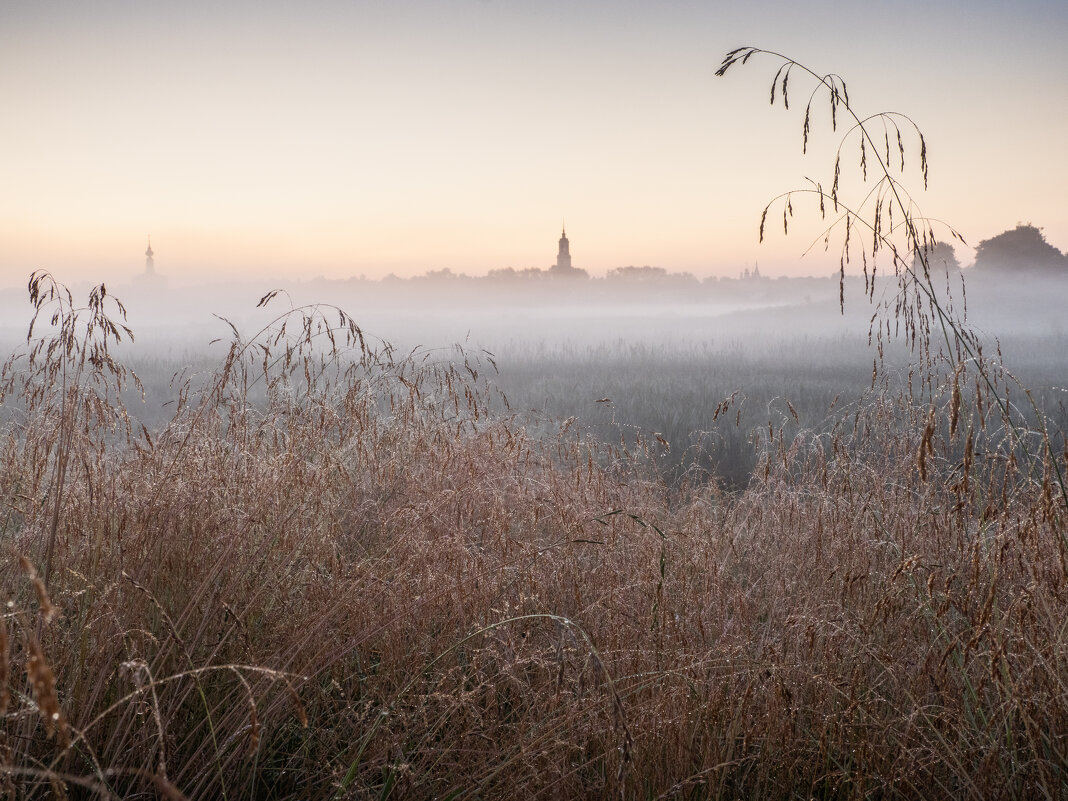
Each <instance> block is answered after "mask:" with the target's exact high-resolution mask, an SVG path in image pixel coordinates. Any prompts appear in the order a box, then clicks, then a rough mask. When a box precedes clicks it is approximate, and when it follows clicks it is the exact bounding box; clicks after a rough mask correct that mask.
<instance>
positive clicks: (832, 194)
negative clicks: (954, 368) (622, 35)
mask: <svg viewBox="0 0 1068 801" xmlns="http://www.w3.org/2000/svg"><path fill="white" fill-rule="evenodd" d="M758 54H760V55H768V56H771V57H772V58H775V59H779V60H780V61H781V62H782V63H781V64H780V66H779V69H778V71H777V72H776V73H775V77H774V78H773V79H772V83H771V93H770V102H771V104H772V105H774V104H775V101H776V97H777V96H778V97H781V99H782V103H783V106H784V107H785V108H786V109H789V108H790V100H789V88H790V84H789V81H790V74H791V72H792V71H793V70H794V69H795V68H796V69H798V70H800V71H801V72H803V73H804V74H806V75H808V76H809V77H811V78H812V79H813V80H815V81H816V86H815V88H814V89H813V90H812V92H811V94H810V95H809V97H808V101H807V103H806V106H805V116H804V124H803V128H802V153H807V152H808V143H809V136H810V133H811V121H812V103H813V100H814V99H815V98H816V95H817V93H818V92H819V91H820V90H821V89H825V90H826V91H827V94H828V100H829V104H830V112H831V127H832V130H834V131H836V132H837V130H838V126H839V119H838V115H839V109H841V110H842V112H843V113H844V114H845V115H846V117H847V119H848V120H849V121H851V123H852V124H851V125H850V127H849V129H848V130H847V131H846V132H845V133H844V134H843V135H842V139H841V141H840V142H839V145H838V148H837V151H836V154H835V164H834V177H833V181H832V183H831V188H830V190H826V189H824V187H823V184H822V183H820V182H814V181H810V182H811V183H812V184H813V186H812V187H811V188H807V189H797V190H791V191H790V192H785V193H783V194H781V195H779V196H777V197H776V198H774V199H772V200H771V201H770V202H769V203H768V204H767V205H766V206H765V207H764V211H763V214H762V215H761V219H760V230H759V236H760V240H761V241H763V239H764V233H765V227H766V225H767V218H768V212H769V211H770V209H771V207H772V206H773V205H775V204H776V203H780V202H781V203H782V205H783V232H784V233H788V232H789V220H790V218H792V217H793V204H792V202H791V198H792V196H793V195H795V194H814V195H815V196H816V197H817V199H818V201H819V206H820V214H821V216H822V217H824V218H826V215H827V205H828V204H830V205H831V206H832V208H833V210H834V213H835V214H840V216H839V217H838V218H837V219H836V220H835V221H834V222H832V223H831V225H830V226H829V227H828V228H827V229H826V230H825V231H824V232H823V233H822V234H821V235H820V237H819V238H817V240H816V241H820V240H823V241H824V242H825V243H827V242H828V241H829V236H830V233H831V231H832V230H833V229H835V228H837V227H839V226H840V225H842V224H843V223H844V227H845V235H844V243H843V246H842V255H841V258H840V279H839V280H840V303H841V304H842V306H843V310H844V303H845V290H844V286H845V265H846V264H847V263H848V262H849V258H850V236H851V233H852V229H853V227H854V226H860V227H861V228H863V229H865V230H866V231H867V233H868V234H869V235H870V237H871V239H870V241H871V256H872V268H873V269H872V274H871V282H870V284H869V281H868V265H867V250H866V249H865V248H862V249H861V253H862V258H863V261H864V276H865V290H866V294H869V296H870V297H872V298H873V297H874V288H875V274H876V273H875V269H876V260H877V258H878V253H879V251H880V250H882V249H883V248H886V249H888V250H889V251H890V253H891V258H892V264H893V266H894V273H895V276H896V277H897V280H898V288H899V293H898V298H897V303H896V305H895V308H894V314H895V316H898V317H899V318H901V317H903V318H904V319H903V322H904V324H905V331H906V338H908V339H909V340H910V342H911V344H912V346H913V347H916V346H917V345H919V348H920V352H921V355H922V356H923V357H924V359H925V361H927V362H928V363H929V362H930V356H931V342H930V324H929V323H930V321H929V318H928V316H927V314H926V313H925V312H924V309H923V308H922V307H921V306H919V305H918V304H917V305H912V304H910V301H909V292H910V290H912V291H913V292H915V293H918V294H917V295H916V297H918V298H920V299H921V300H922V301H923V302H924V303H925V304H926V306H927V308H928V309H929V310H930V314H931V315H932V316H933V317H934V319H935V320H936V321H937V324H938V327H939V330H940V333H941V338H942V340H943V341H944V342H945V345H946V348H947V356H948V355H950V354H953V355H954V357H955V360H956V362H957V364H958V365H960V364H963V363H965V362H966V361H971V362H972V363H973V364H975V366H976V370H977V372H978V373H979V376H980V377H981V380H982V382H983V384H984V386H985V388H986V389H987V391H988V392H989V393H990V397H992V399H993V401H994V404H995V405H996V407H997V409H998V410H999V412H1000V414H1001V418H1002V420H1003V421H1004V422H1005V424H1006V426H1007V427H1008V430H1009V432H1010V435H1011V437H1012V440H1013V444H1014V446H1019V447H1020V448H1021V450H1022V452H1023V454H1024V456H1025V458H1026V459H1027V461H1028V465H1029V474H1031V475H1033V474H1034V467H1035V464H1036V455H1035V454H1033V453H1032V452H1031V450H1030V448H1029V447H1028V445H1027V443H1026V438H1025V437H1024V432H1023V430H1022V428H1021V425H1020V424H1019V423H1018V422H1017V421H1016V420H1015V419H1014V417H1013V412H1012V408H1011V407H1010V405H1009V403H1008V401H1007V399H1006V398H1004V397H1002V396H1001V394H1000V393H999V392H998V389H997V383H996V380H995V376H994V375H992V374H991V372H990V369H989V368H988V366H987V365H986V363H985V361H984V359H983V357H982V354H981V349H980V347H979V342H978V338H977V336H976V335H975V333H974V332H972V331H971V330H970V329H969V328H968V327H967V325H966V323H965V322H964V321H963V320H961V319H959V318H958V317H957V316H956V315H954V314H952V313H951V312H950V311H949V309H947V308H946V305H945V304H944V303H943V302H942V301H941V300H940V299H939V297H938V291H937V290H936V288H935V286H934V283H933V280H932V277H931V264H930V258H929V257H930V253H931V251H932V249H933V248H934V246H935V245H936V244H937V243H938V239H937V237H936V234H935V231H934V225H935V224H938V225H940V226H944V227H945V228H946V229H947V230H948V232H949V234H950V236H951V237H953V238H956V239H959V240H960V241H961V242H962V243H965V240H964V238H963V237H962V236H961V235H960V234H959V233H958V232H957V231H956V230H955V229H953V228H952V227H951V226H948V225H946V224H945V223H942V222H941V221H938V220H935V219H933V218H929V217H924V216H922V215H921V214H920V213H919V211H918V206H917V204H916V203H915V201H914V200H913V198H912V196H911V195H910V194H909V192H908V191H907V190H906V189H905V187H904V186H903V184H902V183H901V182H900V181H899V180H897V179H896V178H895V177H894V174H893V172H894V171H893V168H892V167H891V153H892V152H893V151H894V150H896V152H897V156H898V172H899V173H904V171H905V154H906V148H905V143H904V139H903V137H902V133H901V132H902V126H905V127H906V128H911V129H912V131H913V132H914V133H915V135H916V137H918V139H919V166H920V172H921V174H922V177H923V184H924V188H925V189H926V187H927V178H928V161H927V142H926V140H925V138H924V136H923V132H922V131H921V130H920V128H919V126H918V125H917V124H916V123H915V121H913V119H912V118H911V117H909V116H908V115H907V114H902V113H900V112H880V113H877V114H872V115H869V116H865V117H861V116H860V115H859V114H858V113H857V112H856V111H855V109H854V107H853V105H852V104H851V103H850V100H849V92H848V89H847V86H846V82H845V80H844V79H843V78H842V77H841V76H839V75H837V74H834V73H828V74H823V75H821V74H819V73H817V72H815V71H814V70H812V69H811V68H809V67H808V66H806V65H805V64H802V63H801V62H799V61H796V60H794V59H792V58H790V57H788V56H785V55H783V54H782V53H777V52H775V51H772V50H764V49H762V48H757V47H750V46H745V47H739V48H735V49H734V50H731V51H730V52H729V53H727V54H726V55H725V56H724V58H723V61H722V63H721V64H720V67H719V69H718V70H716V75H717V76H719V77H722V76H724V75H726V73H727V71H728V70H729V69H730V68H731V67H732V66H733V65H735V64H745V63H746V62H748V61H749V59H750V58H751V57H753V56H754V55H758ZM877 123H881V125H882V133H883V136H882V137H881V139H882V141H881V142H880V141H878V137H877V135H876V132H875V128H876V124H877ZM891 132H893V142H891ZM853 133H857V134H858V137H859V140H860V155H859V167H860V170H861V175H862V178H863V180H864V182H867V180H868V166H869V158H871V159H874V163H875V165H876V168H877V170H876V171H877V172H878V173H879V178H878V180H877V181H876V182H875V186H874V187H873V188H872V189H871V191H869V192H868V194H867V195H866V196H865V197H864V198H863V200H862V201H861V203H860V205H859V206H857V207H856V208H854V207H852V206H850V205H847V204H846V203H844V202H843V201H842V199H841V198H840V196H839V186H840V181H841V175H842V151H843V148H844V147H845V143H846V140H847V139H849V137H850V136H851V135H852V134H853ZM872 200H874V208H873V209H872V210H871V211H869V212H865V211H864V209H865V206H867V205H868V203H869V201H872ZM895 208H896V210H897V212H896V213H897V215H898V219H897V221H896V222H895V221H894V214H895V211H894V210H895ZM867 215H870V219H869V217H868V216H867ZM902 232H903V234H904V243H903V247H901V248H899V247H898V244H897V243H896V242H895V241H894V237H895V235H896V234H898V233H902ZM965 244H966V243H965ZM906 254H908V255H911V257H912V263H911V264H910V263H909V262H908V261H907V259H906V258H905V255H906ZM916 265H919V268H920V269H919V271H917V269H916ZM879 336H880V338H881V336H882V329H881V327H880V329H879ZM1002 373H1005V371H1004V370H1002ZM1009 377H1010V379H1011V375H1010V376H1009ZM1013 380H1015V379H1013ZM1017 383H1019V382H1017ZM1024 391H1025V394H1026V396H1027V398H1028V401H1029V403H1030V404H1031V407H1032V410H1033V411H1034V412H1035V416H1036V420H1038V421H1039V424H1040V425H1041V428H1042V431H1041V433H1042V441H1043V447H1044V449H1045V451H1046V454H1045V455H1046V459H1045V464H1044V465H1043V466H1044V467H1046V465H1049V466H1050V467H1049V469H1051V470H1052V471H1053V474H1054V479H1055V481H1056V483H1057V485H1058V488H1059V490H1060V497H1061V501H1062V503H1063V505H1064V508H1065V510H1066V511H1068V486H1066V482H1065V479H1064V475H1063V472H1062V470H1061V466H1060V464H1059V463H1058V460H1057V454H1056V452H1055V451H1054V450H1053V444H1052V442H1051V441H1050V437H1049V432H1048V430H1047V428H1046V425H1045V422H1044V418H1043V415H1042V414H1041V412H1040V410H1039V409H1038V407H1037V405H1036V404H1035V402H1034V400H1033V398H1032V397H1031V395H1030V393H1028V392H1027V391H1026V389H1025V390H1024Z"/></svg>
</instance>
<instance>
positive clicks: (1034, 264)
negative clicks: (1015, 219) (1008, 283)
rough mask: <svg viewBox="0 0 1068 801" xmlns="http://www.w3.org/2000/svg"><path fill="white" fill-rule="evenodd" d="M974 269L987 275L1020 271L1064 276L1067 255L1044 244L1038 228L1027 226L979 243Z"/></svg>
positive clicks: (1066, 270)
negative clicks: (1062, 274) (1061, 274)
mask: <svg viewBox="0 0 1068 801" xmlns="http://www.w3.org/2000/svg"><path fill="white" fill-rule="evenodd" d="M975 267H976V268H977V269H978V270H980V271H981V272H983V273H990V274H993V273H997V272H1008V271H1014V272H1018V271H1021V270H1026V271H1034V272H1048V273H1064V274H1068V256H1065V255H1064V254H1063V253H1061V252H1060V251H1059V250H1057V248H1055V247H1053V245H1051V244H1050V243H1049V242H1047V241H1046V237H1045V236H1044V235H1043V233H1042V229H1041V228H1039V227H1037V226H1035V225H1032V224H1031V223H1027V224H1026V225H1025V224H1019V225H1017V226H1016V227H1015V228H1013V229H1010V230H1007V231H1003V232H1002V233H1000V234H998V235H997V236H995V237H991V238H990V239H984V240H983V241H982V242H980V243H979V244H978V246H977V247H976V249H975Z"/></svg>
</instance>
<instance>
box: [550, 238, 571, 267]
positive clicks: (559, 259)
mask: <svg viewBox="0 0 1068 801" xmlns="http://www.w3.org/2000/svg"><path fill="white" fill-rule="evenodd" d="M553 269H554V270H556V271H557V272H569V271H570V270H571V269H573V268H572V267H571V247H570V243H569V242H568V241H567V229H566V228H561V230H560V250H559V251H558V252H557V254H556V264H555V265H554V266H553Z"/></svg>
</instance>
